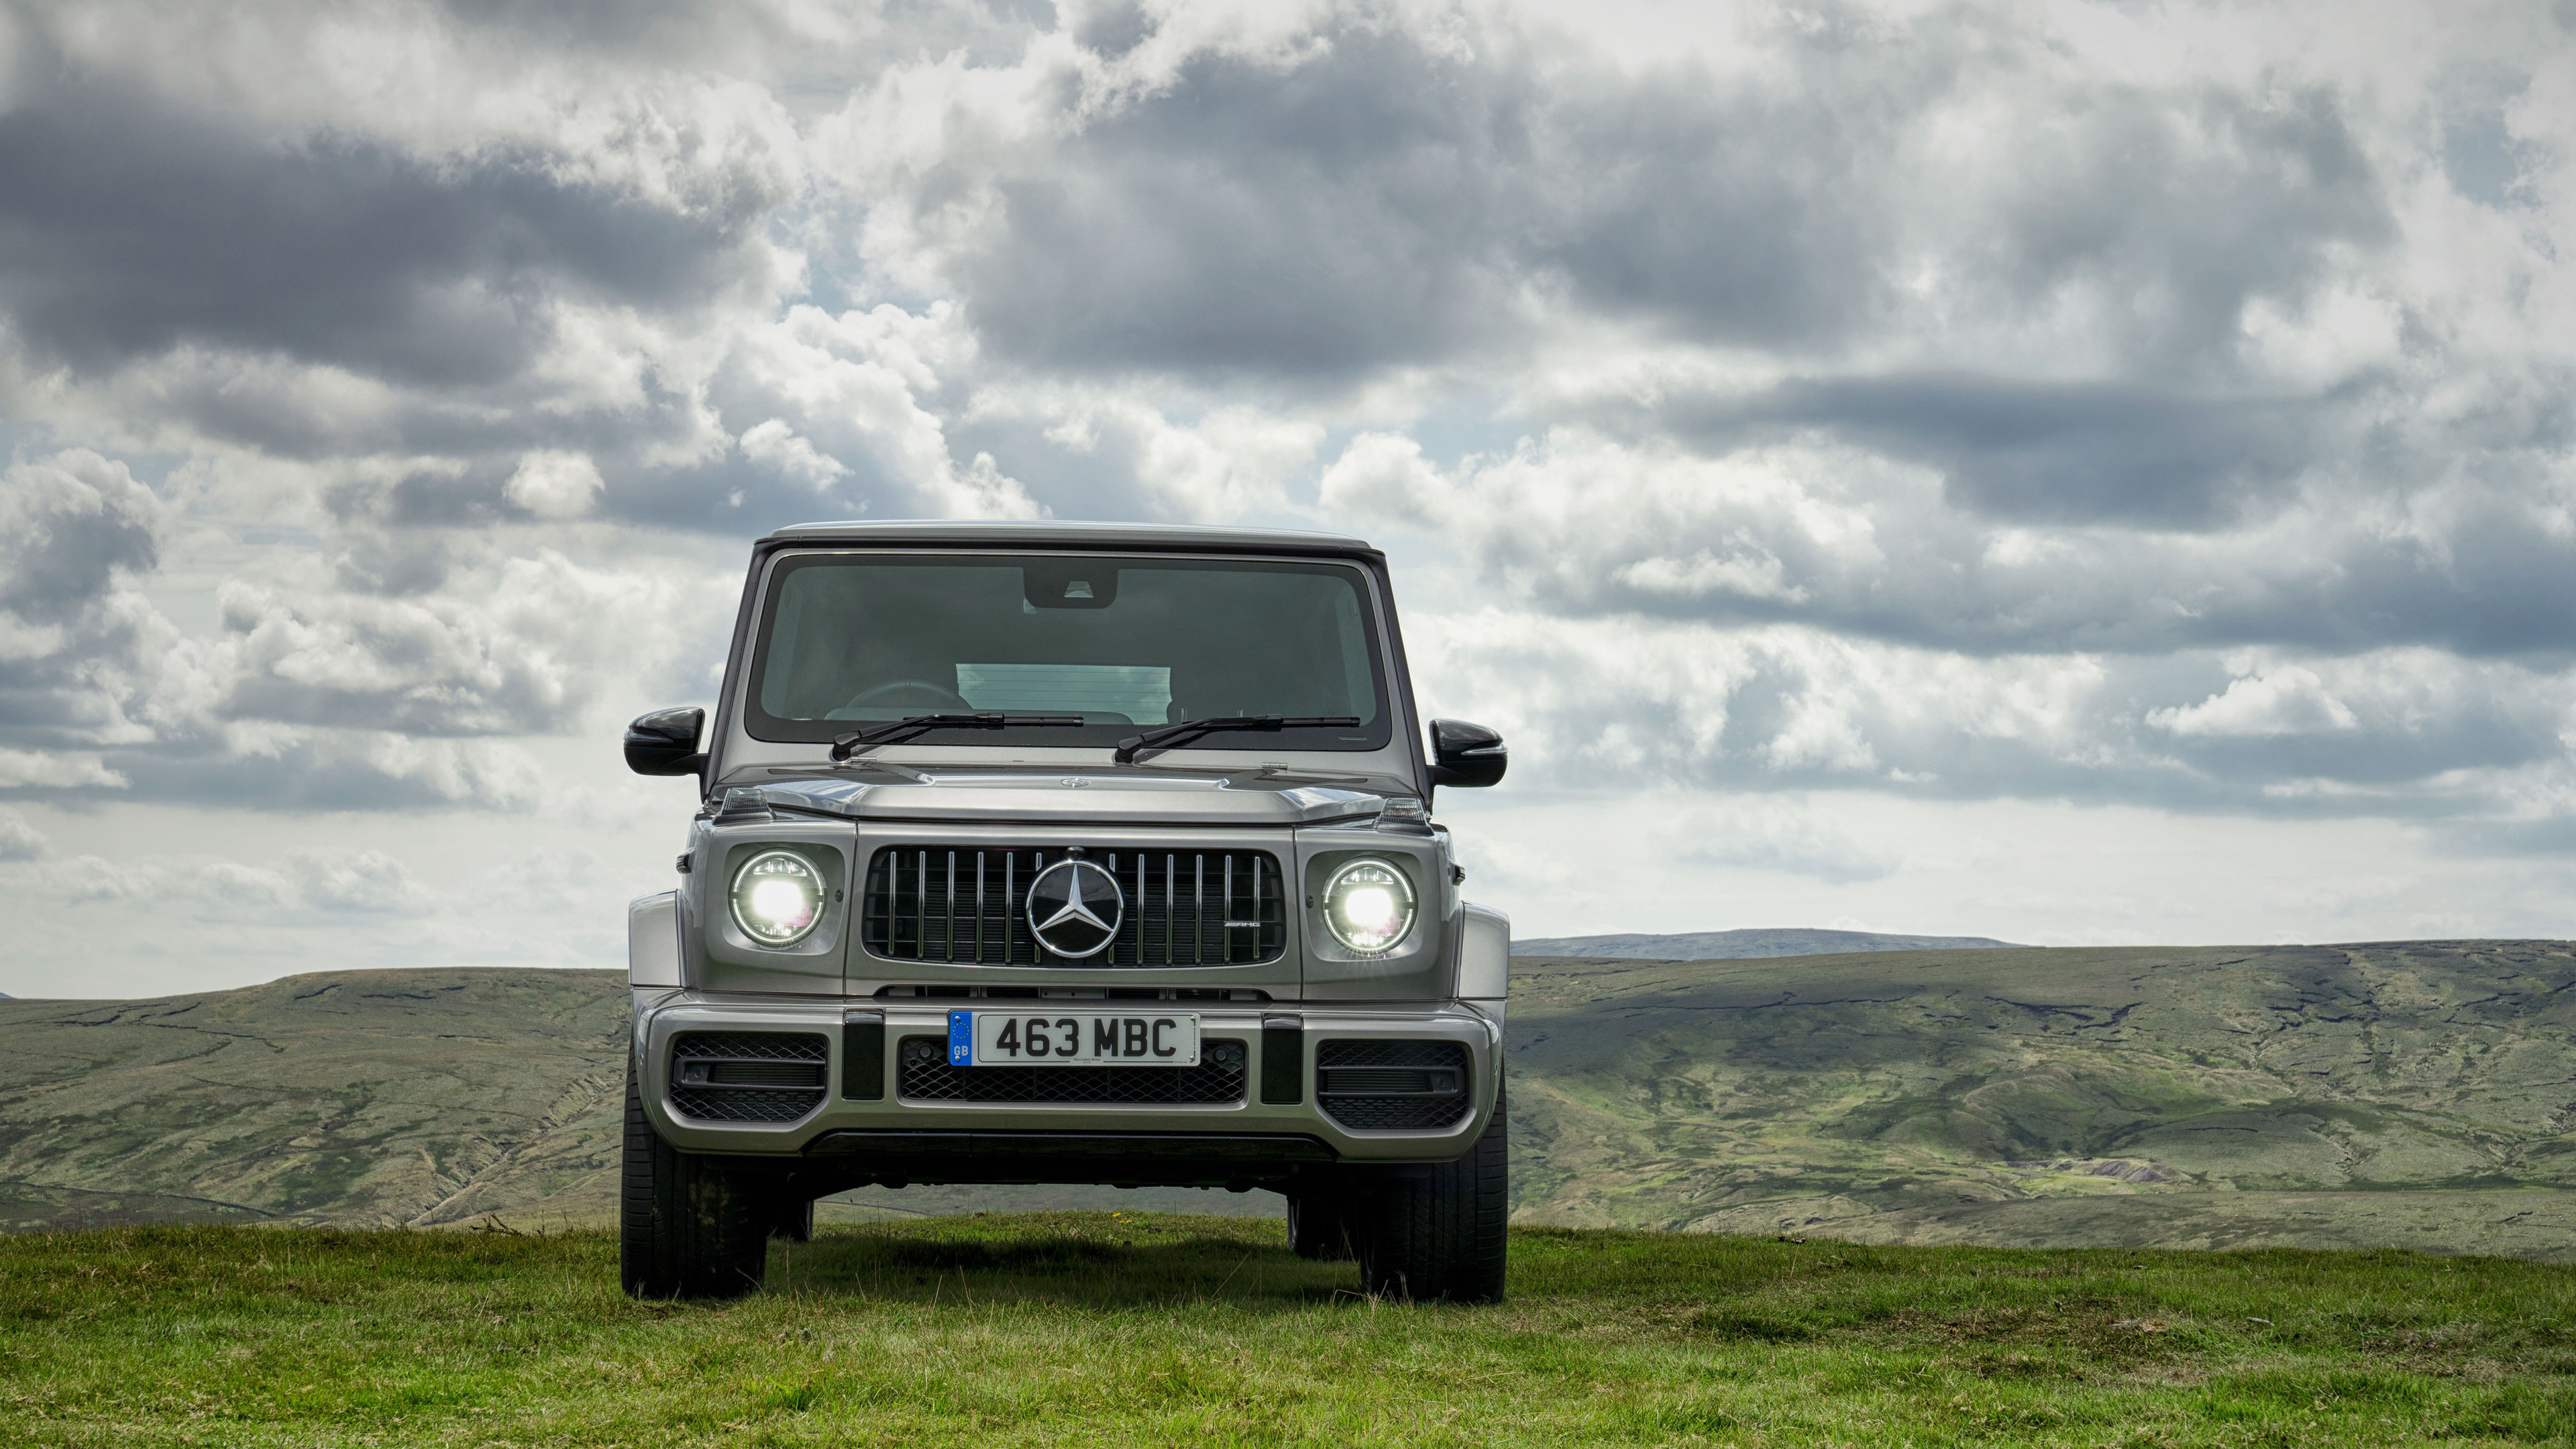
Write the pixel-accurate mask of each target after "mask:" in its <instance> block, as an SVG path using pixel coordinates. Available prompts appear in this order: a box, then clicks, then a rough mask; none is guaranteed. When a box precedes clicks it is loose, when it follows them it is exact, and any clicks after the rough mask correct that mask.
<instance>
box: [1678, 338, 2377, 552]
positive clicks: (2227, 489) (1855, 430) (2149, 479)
mask: <svg viewBox="0 0 2576 1449" xmlns="http://www.w3.org/2000/svg"><path fill="white" fill-rule="evenodd" d="M2326 407H2327V404H2326V403H2325V401H2324V400H2321V399H2315V398H2284V399H2266V398H2252V397H2244V396H2225V395H2222V396H2215V397H2208V396H2192V395H2188V394H2182V393H2177V392H2175V391H2173V390H2171V389H2169V388H2158V387H2151V386H2142V385H2138V384H2131V383H2062V382H2033V381H2025V380H2021V379H2012V378H1998V377H1980V376H1974V375H1969V374H1959V373H1952V374H1932V375H1913V376H1883V377H1847V378H1813V379H1801V380H1798V381H1794V382H1791V383H1788V384H1785V385H1783V386H1781V387H1779V388H1776V389H1774V390H1772V391H1770V392H1768V393H1765V394H1760V395H1757V396H1754V397H1751V398H1747V399H1742V400H1735V401H1727V402H1722V403H1707V404H1696V405H1694V404H1690V403H1679V404H1676V405H1674V406H1671V407H1668V408H1666V409H1664V410H1663V411H1662V413H1661V415H1660V417H1658V419H1657V420H1656V426H1657V428H1658V429H1659V430H1664V431H1669V432H1670V433H1672V434H1673V435H1674V436H1679V437H1684V438H1689V439H1691V440H1692V441H1693V442H1694V443H1695V444H1697V445H1698V446H1701V447H1703V448H1710V449H1714V450H1718V451H1725V450H1728V449H1730V448H1732V447H1737V446H1742V445H1744V444H1745V443H1747V442H1751V441H1757V440H1760V439H1762V438H1764V437H1766V436H1768V437H1777V436H1780V435H1782V434H1783V433H1785V432H1789V431H1792V430H1796V431H1817V432H1823V433H1826V434H1829V435H1832V436H1834V437H1838V438H1842V439H1846V440H1849V441H1851V442H1855V443H1858V444H1861V445H1863V446H1865V447H1868V448H1870V449H1872V450H1874V451H1876V452H1879V453H1882V454H1884V455H1886V456H1888V457H1891V458H1899V459H1903V460H1905V461H1908V462H1917V463H1924V464H1928V465H1930V466H1932V467H1934V468H1937V469H1939V470H1940V471H1941V473H1942V475H1943V478H1944V482H1945V488H1946V491H1947V495H1948V499H1949V501H1950V502H1951V503H1952V504H1953V505H1954V506H1956V507H1959V508H1961V509H1964V510H1966V511H1967V512H1970V513H1973V514H1977V515H1980V516H1982V517H1986V518H1992V519H1996V520H1999V521H2003V522H2008V523H2019V524H2055V525H2067V524H2072V525H2079V526H2080V525H2090V524H2115V525H2125V526H2130V527H2144V528H2158V529H2195V530H2198V529H2211V528H2219V527H2225V526H2228V525H2231V524H2235V523H2239V522H2242V521H2244V519H2245V517H2246V515H2247V514H2248V513H2249V512H2257V511H2260V510H2261V509H2262V508H2263V507H2264V506H2265V505H2266V504H2267V503H2273V502H2277V501H2279V499H2280V498H2281V497H2282V496H2283V494H2284V492H2285V491H2286V488H2287V485H2288V484H2290V483H2291V482H2292V481H2293V480H2295V479H2296V478H2297V477H2298V475H2299V473H2300V471H2301V470H2302V469H2304V468H2306V467H2308V466H2310V465H2311V464H2312V463H2313V462H2314V460H2315V459H2316V456H2317V451H2318V450H2317V448H2316V446H2315V445H2316V441H2317V440H2316V439H2315V437H2314V436H2313V435H2314V432H2315V430H2316V428H2317V426H2318V420H2319V414H2320V413H2321V412H2323V411H2324V410H2325V408H2326Z"/></svg>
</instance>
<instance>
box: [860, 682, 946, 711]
mask: <svg viewBox="0 0 2576 1449" xmlns="http://www.w3.org/2000/svg"><path fill="white" fill-rule="evenodd" d="M841 708H843V709H917V710H920V711H921V712H922V713H924V714H949V713H957V714H964V713H967V712H969V711H971V710H973V709H974V708H975V706H973V705H971V704H968V703H967V702H966V696H964V695H962V694H959V693H958V692H957V691H955V690H953V689H950V688H948V687H947V686H946V685H943V684H933V683H931V682H930V681H929V680H927V679H890V680H887V681H886V682H885V683H883V684H879V685H873V686H871V687H869V688H867V689H862V690H860V691H859V692H858V693H856V694H854V695H851V696H850V702H849V703H847V704H845V705H842V706H841Z"/></svg>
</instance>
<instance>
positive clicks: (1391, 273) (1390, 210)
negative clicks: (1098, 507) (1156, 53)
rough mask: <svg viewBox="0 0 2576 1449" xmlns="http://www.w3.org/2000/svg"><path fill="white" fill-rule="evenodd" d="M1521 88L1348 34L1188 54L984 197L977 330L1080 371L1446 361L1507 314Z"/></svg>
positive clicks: (1312, 368) (1270, 370)
mask: <svg viewBox="0 0 2576 1449" xmlns="http://www.w3.org/2000/svg"><path fill="white" fill-rule="evenodd" d="M1529 100H1530V94H1529V90H1528V85H1527V81H1526V79H1525V78H1522V77H1518V76H1515V75H1512V74H1509V73H1496V72H1494V71H1491V70H1488V69H1484V68H1481V67H1476V66H1471V65H1465V64H1460V63H1457V62H1454V61H1450V60H1445V59H1442V58H1439V57H1436V56H1433V55H1430V54H1428V53H1426V52H1425V51H1424V50H1423V49H1422V48H1421V47H1420V46H1419V45H1417V44H1416V43H1415V42H1414V41H1413V40H1412V38H1411V37H1409V36H1406V35H1403V34H1401V33H1394V32H1385V33H1376V32H1369V31H1354V32H1348V33H1345V34H1344V35H1342V36H1340V37H1339V38H1338V40H1337V43H1336V44H1335V45H1334V46H1333V47H1332V49H1331V50H1330V52H1329V53H1328V54H1326V55H1323V56H1321V57H1319V58H1317V59H1315V60H1312V61H1310V62H1308V63H1306V64H1302V65H1297V66H1292V67H1285V68H1282V67H1274V66H1265V65H1261V64H1258V63H1254V62H1250V61H1246V60H1238V59H1225V58H1218V57H1202V58H1199V59H1196V60H1194V61H1192V62H1191V63H1190V64H1189V65H1188V66H1187V67H1186V68H1185V69H1184V71H1183V73H1182V75H1181V76H1180V78H1179V80H1178V81H1177V82H1176V83H1175V84H1174V85H1173V86H1172V87H1171V88H1170V89H1169V90H1168V92H1167V93H1164V94H1161V95H1158V96H1156V97H1155V98H1154V99H1152V100H1151V101H1149V102H1146V103H1144V104H1140V105H1138V106H1135V107H1133V108H1131V109H1128V110H1126V111H1124V112H1122V113H1120V114H1118V115H1116V116H1114V117H1112V118H1110V119H1108V120H1105V121H1103V122H1100V123H1098V124H1096V125H1094V126H1092V127H1090V128H1088V129H1087V130H1085V131H1084V132H1082V133H1081V134H1080V135H1078V136H1076V137H1074V138H1073V139H1071V140H1069V141H1068V142H1066V143H1065V145H1064V146H1063V147H1062V148H1061V149H1060V150H1057V151H1054V152H1052V153H1050V154H1048V155H1047V156H1046V157H1045V158H1044V161H1043V165H1042V166H1041V167H1039V168H1037V169H1036V170H1034V171H1032V172H1031V173H1029V174H1024V175H1020V176H1018V177H1015V178H1010V179H1006V180H1005V181H1003V182H1002V183H1001V196H1002V199H1003V203H1004V214H1003V226H1002V227H1001V228H1000V229H999V230H998V231H996V232H995V233H993V235H992V236H991V238H990V240H989V242H987V243H986V244H984V245H981V246H978V247H977V248H975V249H974V252H973V254H972V255H971V257H970V258H969V260H968V261H967V263H966V264H965V267H964V274H965V283H966V293H967V296H968V298H969V299H970V306H971V307H972V309H973V312H974V316H975V319H976V325H977V327H978V329H979V330H980V331H981V332H982V333H983V334H984V335H985V336H986V337H988V338H990V339H991V340H992V341H993V342H994V343H995V344H996V345H997V346H999V347H1001V348H1002V349H1004V350H1005V351H1007V352H1009V353H1011V354H1013V355H1015V356H1019V357H1024V358H1028V359H1032V360H1037V361H1042V362H1045V363H1048V364H1052V365H1056V366H1065V367H1072V368H1078V369H1099V368H1108V369H1118V368H1133V367H1145V368H1184V369H1221V370H1228V371H1239V372H1248V373H1257V374H1265V375H1289V376H1297V375H1313V374H1345V373H1349V372H1352V371H1354V370H1359V369H1364V368H1369V367H1376V366H1384V365H1388V364H1394V363H1402V362H1408V361H1427V360H1432V359H1437V358H1441V357H1446V356H1450V355H1454V354H1456V353H1457V352H1459V351H1460V350H1461V349H1465V348H1471V347H1474V346H1476V345H1478V344H1479V343H1481V342H1482V341H1483V340H1485V339H1487V338H1490V337H1492V336H1494V335H1495V334H1496V331H1497V329H1498V327H1499V326H1500V325H1501V323H1502V322H1503V321H1504V320H1505V316H1506V314H1507V313H1508V312H1509V310H1510V307H1511V301H1512V299H1511V295H1510V278H1509V277H1508V276H1507V275H1506V273H1505V270H1504V264H1505V262H1506V260H1507V257H1506V253H1505V251H1504V249H1505V248H1507V247H1508V246H1509V245H1510V243H1511V240H1512V236H1511V234H1512V232H1513V231H1514V230H1515V229H1517V227H1518V226H1519V224H1520V223H1521V222H1522V221H1523V220H1524V218H1523V217H1521V216H1517V215H1515V214H1514V211H1515V208H1514V207H1512V206H1510V205H1507V204H1506V198H1505V196H1504V194H1503V193H1504V192H1505V191H1506V190H1507V189H1508V188H1510V187H1511V186H1513V185H1514V184H1516V178H1515V177H1514V175H1513V167H1512V166H1511V165H1510V164H1509V162H1508V158H1509V157H1510V156H1512V155H1513V154H1515V153H1520V152H1523V151H1525V149H1526V140H1525V138H1524V134H1523V133H1524V132H1525V129H1526V126H1527V120H1526V117H1525V115H1524V114H1523V111H1524V108H1525V107H1526V105H1527V103H1528V101H1529Z"/></svg>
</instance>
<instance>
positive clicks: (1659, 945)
mask: <svg viewBox="0 0 2576 1449" xmlns="http://www.w3.org/2000/svg"><path fill="white" fill-rule="evenodd" d="M2010 945H2012V942H2010V941H1995V940H1989V939H1988V938H1986V937H1984V936H1889V935H1883V934H1881V933H1879V932H1877V931H1815V930H1806V929H1792V930H1749V931H1694V932H1690V933H1687V934H1684V935H1679V936H1546V937H1541V938H1539V939H1536V940H1529V941H1514V942H1512V954H1513V955H1515V956H1581V957H1584V958H1586V959H1591V960H1614V961H1734V960H1741V959H1743V958H1745V957H1748V956H1838V955H1846V954H1848V953H1850V952H1853V951H1943V950H1972V949H1993V948H1996V947H2005V946H2010Z"/></svg>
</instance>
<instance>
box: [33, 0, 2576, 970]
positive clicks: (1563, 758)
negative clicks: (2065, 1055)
mask: <svg viewBox="0 0 2576 1449" xmlns="http://www.w3.org/2000/svg"><path fill="white" fill-rule="evenodd" d="M2562 253H2576V0H2555V3H2548V0H2534V3H2521V4H2503V3H2481V0H2443V3H2434V4H2385V3H2367V0H2341V3H2331V4H2329V3H2301V4H2263V3H2244V4H2232V5H2208V6H2205V5H2196V4H2187V3H2139V0H2120V3H2109V0H2103V3H2013V0H2001V3H1985V0H1952V3H1913V0H1891V3H1870V0H1813V3H1725V0H1692V3H1687V4H1685V3H1670V4H1666V3H1657V0H1586V3H1583V4H1579V5H1575V4H1543V3H1529V4H1513V3H1499V0H1496V3H1429V0H1424V3H1415V0H1385V3H1334V0H1312V3H1310V0H1257V3H1206V4H1172V3H1161V0H1154V3H1136V0H1108V3H1092V0H1081V3H1076V0H1063V3H1056V4H1049V3H1047V0H975V3H957V4H931V3H912V0H903V3H880V4H867V3H844V4H835V3H826V0H729V3H725V4H721V5H718V4H703V5H702V4H692V3H685V0H622V3H618V4H608V3H604V0H446V3H433V0H409V3H387V0H373V3H371V0H353V3H332V4H319V3H296V0H227V3H224V4H220V5H218V4H183V3H177V0H152V3H134V0H76V3H52V0H9V3H7V4H6V5H5V6H0V454H5V471H0V899H6V900H7V901H8V902H9V903H10V904H9V907H8V913H7V920H6V923H5V926H0V992H6V993H9V994H12V995H18V996H37V995H41V996H87V997H111V996H131V995H142V994H155V993H164V992H174V991H187V990H205V989H214V988H219V987H227V986H234V985H241V984H246V983H250V982H255V981H262V980H268V979H273V978H276V977H279V976H284V975H288V974H292V973H296V972H303V971H313V970H323V969H331V968H338V967H379V966H403V965H421V966H453V965H476V966H483V965H491V966H513V965H516V966H535V967H556V966H614V965H620V964H622V963H623V960H624V912H623V903H624V902H625V901H626V900H627V899H628V898H630V897H632V896H635V895H640V894H645V893H648V892H652V891H657V890H662V889H666V888H668V887H669V885H670V884H671V881H672V877H671V874H670V860H671V857H672V855H673V854H674V853H675V851H676V849H677V847H678V845H679V843H680V841H681V838H682V834H683V826H684V824H685V820H686V817H687V815H688V812H689V810H690V809H691V806H692V802H691V798H690V789H689V785H688V783H687V782H685V781H680V780H670V779H641V778H638V777H634V776H631V775H628V774H626V773H625V772H624V770H623V768H622V766H621V764H620V762H619V757H618V749H617V736H618V730H619V727H620V726H621V725H622V724H623V722H624V721H625V720H626V719H628V718H630V717H631V716H633V715H635V714H638V713H641V712H643V711H644V710H647V709H651V708H655V707H660V706H665V705H672V704H690V703H706V702H709V701H710V700H711V698H712V695H713V692H714V689H715V684H716V680H717V677H718V671H719V669H720V667H721V664H722V653H723V649H724V645H725V639H726V631H727V629H728V628H729V626H730V623H731V620H732V616H733V610H734V607H735V601H736V598H737V596H738V594H739V590H740V587H741V577H742V575H741V570H742V567H743V563H744V560H745V558H746V556H747V549H746V545H747V544H748V542H749V541H750V540H751V539H753V538H755V537H758V536H759V535H760V534H762V533H764V532H766V531H767V530H769V529H771V528H773V527H776V526H778V525H781V524H786V523H792V522H800V521H807V520H815V519H832V518H868V519H888V518H909V517H979V518H990V517H1054V518H1065V519H1119V520H1154V521H1171V522H1207V523H1223V522H1242V523H1255V524H1265V525H1276V526H1287V527H1302V528H1320V529H1329V530H1335V531H1341V532H1348V533H1353V534H1357V535H1360V536H1363V537H1366V538H1368V539H1370V540H1371V541H1373V542H1375V543H1377V544H1379V545H1380V546H1382V547H1384V548H1385V549H1386V550H1387V551H1388V553H1389V555H1390V557H1391V559H1392V560H1393V562H1394V565H1395V568H1396V582H1397V590H1398V601H1399V604H1400V606H1401V607H1402V609H1403V611H1404V616H1405V622H1406V629H1407V636H1408V643H1409V648H1410V650H1411V653H1412V658H1413V660H1414V662H1415V667H1416V670H1417V687H1418V689H1419V692H1420V694H1421V696H1422V700H1423V704H1424V706H1425V709H1426V711H1427V712H1429V713H1432V714H1437V715H1448V716H1454V717H1458V718H1464V719H1470V720H1475V721H1479V722H1482V723H1485V724H1488V725H1491V726H1494V727H1496V728H1498V729H1500V730H1502V731H1503V732H1504V733H1505V735H1506V736H1507V738H1508V739H1509V741H1510V744H1511V747H1512V756H1513V768H1512V773H1511V776H1510V778H1509V780H1508V781H1507V782H1506V783H1505V784H1504V785H1503V786H1502V787H1500V788H1499V789H1495V790H1491V791H1484V792H1475V791H1464V790H1453V791H1448V792H1444V793H1443V795H1442V797H1441V799H1440V802H1439V814H1440V817H1441V819H1442V820H1443V821H1444V822H1445V823H1447V824H1448V825H1449V826H1450V827H1451V828H1452V829H1453V830H1454V831H1455V832H1456V834H1457V838H1458V842H1459V851H1460V855H1461V858H1462V859H1463V860H1464V861H1465V863H1466V865H1467V868H1468V870H1469V872H1470V880H1469V883H1468V894H1469V895H1470V897H1471V898H1475V899H1480V900H1483V901H1485V902H1487V903H1489V904H1492V905H1495V906H1498V907H1500V908H1502V909H1504V910H1507V911H1509V912H1510V913H1511V914H1512V916H1513V918H1514V921H1515V926H1516V929H1517V930H1518V932H1519V933H1520V934H1523V935H1528V936H1561V935H1574V934H1580V933H1586V932H1608V931H1702V930H1722V929H1732V928H1738V927H1763V926H1812V927H1840V928H1845V929H1857V930H1886V931H1902V932H1921V933H1937V934H1956V935H1982V936H1993V937H1999V938H2002V939H2007V940H2013V941H2020V942H2028V943H2034V944H2042V945H2090V944H2154V943H2164V944H2186V943H2223V942H2274V941H2351V940H2373V939H2393V938H2412V937H2457V936H2546V937H2568V936H2576V393H2571V388H2570V383H2571V380H2576V256H2568V257H2562Z"/></svg>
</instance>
